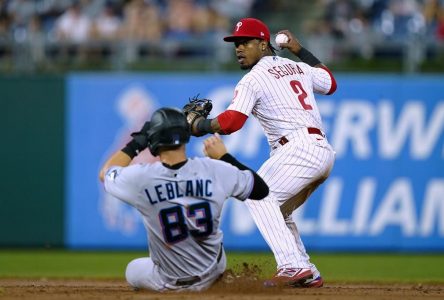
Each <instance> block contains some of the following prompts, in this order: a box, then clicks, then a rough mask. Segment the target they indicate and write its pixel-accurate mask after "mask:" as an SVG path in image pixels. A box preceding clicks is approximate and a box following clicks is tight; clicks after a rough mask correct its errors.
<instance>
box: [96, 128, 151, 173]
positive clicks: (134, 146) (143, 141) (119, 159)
mask: <svg viewBox="0 0 444 300" xmlns="http://www.w3.org/2000/svg"><path fill="white" fill-rule="evenodd" d="M149 126H150V123H149V122H145V124H144V125H143V127H142V129H141V130H140V131H138V132H133V133H132V134H131V136H132V137H133V139H132V140H131V141H130V142H129V143H128V144H126V146H125V147H123V149H122V150H119V151H116V152H115V153H114V154H112V155H111V157H110V158H109V159H108V160H107V161H106V162H105V163H104V164H103V166H102V168H101V169H100V172H99V179H100V181H102V182H103V181H104V180H105V174H106V171H108V169H109V168H110V167H111V166H119V167H126V166H128V165H129V164H130V163H131V161H132V160H133V158H134V157H135V156H137V155H138V154H139V153H140V152H142V151H143V150H145V149H146V147H148V137H147V136H146V132H147V131H148V129H149Z"/></svg>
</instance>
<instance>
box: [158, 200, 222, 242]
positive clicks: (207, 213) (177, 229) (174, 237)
mask: <svg viewBox="0 0 444 300" xmlns="http://www.w3.org/2000/svg"><path fill="white" fill-rule="evenodd" d="M187 216H188V218H194V220H195V222H196V227H198V228H199V229H194V230H189V229H188V226H187V224H186V223H185V216H184V214H183V211H182V207H181V206H173V207H170V208H166V209H162V210H161V211H160V212H159V220H160V223H161V225H162V231H163V237H164V238H165V241H166V242H167V243H170V244H173V243H177V242H180V241H182V240H184V239H186V238H187V237H188V235H189V234H190V235H191V236H193V237H205V236H208V235H210V234H211V233H212V232H213V218H212V216H211V209H210V204H208V203H207V202H201V203H197V204H193V205H190V206H189V207H188V208H187Z"/></svg>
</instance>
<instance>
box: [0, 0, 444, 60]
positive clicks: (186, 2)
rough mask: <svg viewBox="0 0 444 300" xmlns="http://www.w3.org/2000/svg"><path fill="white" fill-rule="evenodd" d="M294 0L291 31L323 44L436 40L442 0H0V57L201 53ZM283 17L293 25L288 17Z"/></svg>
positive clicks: (443, 26) (443, 34)
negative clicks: (296, 18)
mask: <svg viewBox="0 0 444 300" xmlns="http://www.w3.org/2000/svg"><path fill="white" fill-rule="evenodd" d="M302 2H304V5H302ZM301 6H303V7H304V9H305V11H304V12H303V14H301V13H300V12H299V15H302V16H303V17H304V21H303V22H302V23H301V25H302V26H301V28H298V29H297V30H296V31H298V30H299V32H297V33H298V34H301V35H303V36H304V37H305V38H308V39H311V41H312V42H314V43H316V41H318V42H320V43H321V44H322V45H323V46H322V47H323V48H325V49H328V47H325V44H326V43H327V44H328V41H332V43H335V42H336V43H337V42H338V41H343V40H346V41H349V42H350V43H351V44H352V45H353V44H354V45H357V46H361V47H362V46H363V45H364V44H365V42H367V43H369V42H372V41H387V40H390V41H401V42H402V41H405V40H408V39H410V38H411V37H412V36H423V37H425V39H426V40H427V41H428V42H432V43H434V42H440V41H444V0H315V1H310V0H306V1H291V0H275V1H271V0H0V59H1V58H2V56H5V55H8V54H14V52H16V51H22V50H23V49H25V48H26V47H27V48H29V51H28V52H26V51H25V52H26V53H28V54H26V55H25V56H30V58H31V59H32V61H41V60H44V59H45V57H48V56H51V55H52V56H54V54H60V53H71V54H73V53H74V54H75V55H76V56H81V54H82V53H85V52H87V51H90V52H91V50H97V51H98V52H99V53H100V55H105V56H106V55H107V54H109V53H112V52H113V51H115V49H113V47H116V46H119V45H122V44H125V46H128V47H127V49H126V50H125V53H124V57H125V60H126V61H133V60H135V59H137V56H138V55H140V53H141V49H146V51H147V52H150V51H151V52H153V51H156V46H159V44H167V45H169V46H168V49H166V48H165V47H163V48H158V51H159V52H162V53H164V52H171V53H173V54H175V55H200V54H208V52H211V51H213V50H214V48H211V49H207V48H208V47H214V45H212V44H213V42H214V41H216V40H217V38H219V37H220V36H221V35H224V34H226V33H227V32H229V31H230V30H231V26H232V22H233V21H235V20H237V19H238V18H241V17H244V16H249V15H252V16H256V17H257V16H259V17H261V16H263V19H264V21H266V22H267V23H268V24H269V25H270V28H271V29H272V31H273V30H278V29H282V28H273V15H274V13H273V11H278V10H281V11H285V10H287V11H288V10H289V9H292V10H295V13H296V10H297V9H298V7H301ZM276 15H278V14H276ZM285 23H287V24H288V28H289V29H292V30H295V29H294V28H292V20H288V21H286V22H285ZM160 41H162V43H159V42H160ZM326 41H327V42H326ZM122 42H124V43H122ZM187 43H188V44H191V47H189V48H187V47H180V46H177V45H182V46H183V45H186V44H187ZM131 45H132V46H131ZM143 47H145V48H143ZM82 49H83V50H85V49H86V50H87V51H83V50H82ZM187 49H188V50H187ZM190 49H191V50H190ZM328 51H331V49H330V50H328ZM25 52H23V53H25ZM361 52H362V54H364V55H365V53H368V51H366V50H365V49H363V50H362V51H361ZM79 54H80V55H79ZM22 56H23V55H22ZM321 56H322V55H321ZM326 56H327V57H326V59H327V60H328V55H326Z"/></svg>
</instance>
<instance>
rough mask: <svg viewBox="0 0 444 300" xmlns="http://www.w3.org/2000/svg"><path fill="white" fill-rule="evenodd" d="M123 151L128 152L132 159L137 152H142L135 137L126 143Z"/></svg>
mask: <svg viewBox="0 0 444 300" xmlns="http://www.w3.org/2000/svg"><path fill="white" fill-rule="evenodd" d="M121 151H122V152H123V153H126V154H127V155H128V156H129V157H131V159H133V158H134V157H136V156H137V154H139V152H140V151H139V149H138V145H137V142H136V141H135V140H134V139H132V140H131V141H130V142H129V143H128V144H126V146H125V147H123V149H122V150H121Z"/></svg>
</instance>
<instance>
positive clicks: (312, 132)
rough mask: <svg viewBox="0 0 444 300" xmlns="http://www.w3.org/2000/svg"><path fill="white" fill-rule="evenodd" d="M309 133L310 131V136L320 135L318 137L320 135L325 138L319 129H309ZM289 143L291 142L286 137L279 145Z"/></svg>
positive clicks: (282, 138)
mask: <svg viewBox="0 0 444 300" xmlns="http://www.w3.org/2000/svg"><path fill="white" fill-rule="evenodd" d="M307 131H308V133H309V134H318V135H320V136H322V137H324V138H325V135H324V134H323V133H322V131H321V130H319V129H317V128H314V127H307ZM288 142H289V140H288V139H287V138H286V137H285V136H283V137H281V138H280V139H279V141H278V143H279V144H281V145H282V146H283V145H285V144H286V143H288Z"/></svg>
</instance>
